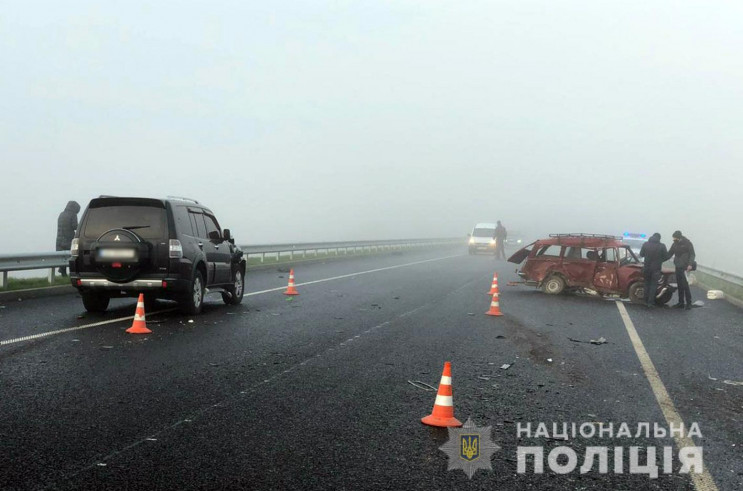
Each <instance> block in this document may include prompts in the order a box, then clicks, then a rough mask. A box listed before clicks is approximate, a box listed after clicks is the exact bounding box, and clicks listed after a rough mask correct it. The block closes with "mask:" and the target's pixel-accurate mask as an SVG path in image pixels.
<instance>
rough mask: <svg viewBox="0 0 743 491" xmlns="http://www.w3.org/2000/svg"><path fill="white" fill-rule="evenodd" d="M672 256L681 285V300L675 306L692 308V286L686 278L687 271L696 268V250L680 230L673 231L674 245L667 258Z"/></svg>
mask: <svg viewBox="0 0 743 491" xmlns="http://www.w3.org/2000/svg"><path fill="white" fill-rule="evenodd" d="M672 257H673V265H674V266H675V267H676V283H678V287H679V290H678V295H679V301H678V303H677V304H676V305H674V306H673V307H674V308H677V309H686V310H689V309H691V288H689V281H688V280H687V279H686V272H687V271H691V270H692V269H695V267H696V253H695V252H694V244H692V243H691V241H690V240H689V239H687V238H686V237H684V234H682V233H681V231H680V230H676V231H675V232H674V233H673V245H672V246H671V249H670V250H669V251H668V256H667V257H666V260H668V259H671V258H672Z"/></svg>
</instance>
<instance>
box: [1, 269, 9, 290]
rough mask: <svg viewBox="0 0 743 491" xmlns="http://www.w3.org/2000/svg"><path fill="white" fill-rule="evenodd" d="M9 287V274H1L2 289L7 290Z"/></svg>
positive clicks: (4, 272) (5, 272)
mask: <svg viewBox="0 0 743 491" xmlns="http://www.w3.org/2000/svg"><path fill="white" fill-rule="evenodd" d="M7 287H8V272H7V271H3V272H2V273H0V288H7Z"/></svg>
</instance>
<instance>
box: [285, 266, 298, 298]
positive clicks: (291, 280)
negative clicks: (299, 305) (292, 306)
mask: <svg viewBox="0 0 743 491" xmlns="http://www.w3.org/2000/svg"><path fill="white" fill-rule="evenodd" d="M284 295H299V292H298V291H297V289H296V288H294V269H290V270H289V285H288V286H287V287H286V291H285V292H284Z"/></svg>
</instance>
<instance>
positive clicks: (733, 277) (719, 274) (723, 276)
mask: <svg viewBox="0 0 743 491" xmlns="http://www.w3.org/2000/svg"><path fill="white" fill-rule="evenodd" d="M697 271H699V272H700V273H704V274H707V275H710V276H714V277H715V278H717V279H720V280H723V281H726V282H728V283H732V284H734V285H737V286H741V287H743V276H741V275H738V274H735V273H726V272H725V271H720V270H719V269H715V268H708V267H707V266H702V265H701V264H700V265H698V266H697Z"/></svg>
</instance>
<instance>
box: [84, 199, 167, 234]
mask: <svg viewBox="0 0 743 491" xmlns="http://www.w3.org/2000/svg"><path fill="white" fill-rule="evenodd" d="M114 228H125V229H129V230H131V231H132V232H134V233H136V234H137V235H139V236H140V237H142V238H143V239H159V238H167V237H168V225H167V220H166V217H165V209H163V208H155V207H153V206H132V205H127V206H103V207H100V208H90V209H88V214H87V216H86V217H85V228H84V230H83V232H82V234H81V236H82V237H85V238H86V239H93V240H95V239H97V238H98V237H100V236H101V235H103V234H104V233H105V232H107V231H109V230H111V229H114Z"/></svg>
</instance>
